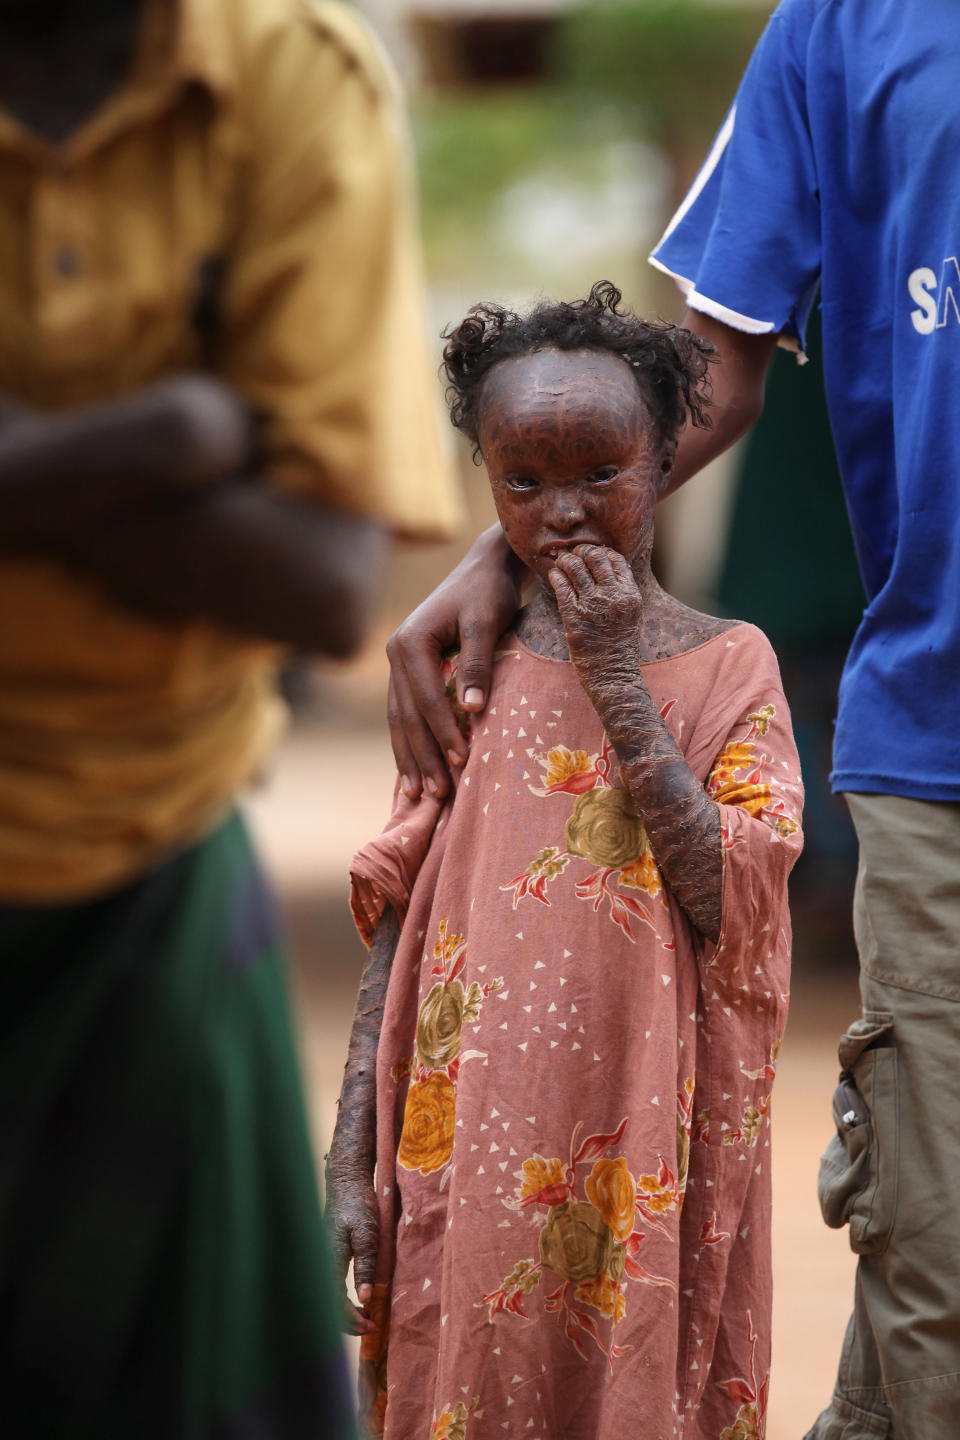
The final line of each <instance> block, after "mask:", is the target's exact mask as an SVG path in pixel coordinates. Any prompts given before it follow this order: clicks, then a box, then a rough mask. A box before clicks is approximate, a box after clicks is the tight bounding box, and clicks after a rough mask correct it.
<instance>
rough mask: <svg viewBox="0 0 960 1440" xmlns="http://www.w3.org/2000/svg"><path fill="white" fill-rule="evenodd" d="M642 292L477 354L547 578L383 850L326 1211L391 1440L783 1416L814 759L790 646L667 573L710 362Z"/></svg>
mask: <svg viewBox="0 0 960 1440" xmlns="http://www.w3.org/2000/svg"><path fill="white" fill-rule="evenodd" d="M620 298H621V297H620V293H619V291H617V290H616V289H615V288H614V286H612V285H610V284H607V283H604V284H598V285H595V286H594V288H593V290H592V291H591V293H590V296H589V298H588V299H587V300H584V301H582V302H578V303H575V304H556V305H549V304H544V305H541V306H539V307H537V308H536V309H535V310H534V311H532V312H531V313H530V314H529V315H527V316H526V317H520V316H517V315H514V314H511V313H510V312H509V311H506V310H503V309H501V308H499V307H497V306H493V305H481V306H476V307H474V309H473V310H472V311H471V312H470V314H469V315H468V317H467V318H466V319H465V320H464V321H463V322H462V323H461V324H460V325H459V326H458V327H457V328H456V329H455V330H453V331H452V332H449V333H448V336H447V340H448V343H447V347H446V350H445V362H446V373H447V377H448V379H449V382H450V390H449V397H450V400H451V409H452V418H453V423H454V424H455V425H456V426H458V427H459V428H460V429H461V430H463V431H464V432H465V433H466V434H467V435H468V436H469V438H470V439H471V440H473V442H474V443H475V445H476V446H477V450H478V453H479V454H481V455H482V457H483V459H484V461H485V463H486V466H487V470H488V472H489V476H490V481H491V484H492V487H493V494H494V498H495V501H496V505H497V510H498V513H499V516H500V520H501V523H502V525H503V529H504V532H505V534H506V536H507V538H508V540H509V542H510V544H511V546H512V547H513V549H514V550H515V551H516V553H517V555H518V556H519V557H520V559H521V560H522V561H523V562H524V564H525V565H527V566H528V567H529V569H530V570H531V571H532V573H533V575H534V576H535V577H536V579H537V581H538V582H539V583H538V586H537V589H536V592H535V594H534V595H533V598H532V599H531V601H530V603H529V604H528V605H527V606H526V608H525V609H523V610H522V611H521V612H520V614H519V615H518V616H517V620H516V624H515V627H514V629H513V631H512V632H511V633H509V634H507V635H505V636H504V637H503V640H502V642H501V648H500V651H499V656H498V660H497V663H496V667H495V681H494V685H493V690H492V693H491V695H490V699H489V703H488V705H487V708H486V710H485V712H484V713H483V714H482V715H481V716H479V717H476V718H475V719H474V720H473V722H472V724H471V725H470V730H471V733H470V737H469V738H470V756H469V760H468V761H467V763H466V765H465V766H464V768H463V770H462V772H461V773H460V775H459V777H458V783H457V786H456V793H455V796H454V798H453V800H452V802H450V801H446V802H441V801H439V800H437V799H433V798H431V797H430V796H425V797H424V798H423V799H421V800H419V801H418V802H414V801H412V800H410V799H408V798H406V797H405V796H404V795H403V794H402V793H398V796H397V800H396V804H395V807H394V811H393V815H392V816H391V819H390V821H389V824H388V825H387V828H386V830H385V831H384V832H383V834H382V835H381V836H380V837H379V839H378V840H376V841H374V842H373V843H372V844H370V845H368V846H367V847H366V848H365V849H363V850H361V851H360V853H359V854H358V855H357V856H356V858H355V860H354V864H353V905H354V913H355V916H356V919H357V923H358V925H359V927H360V931H361V933H362V935H363V936H364V938H365V939H366V941H367V942H368V943H369V944H370V947H371V948H370V959H369V962H368V964H367V967H366V970H365V972H364V977H363V981H362V983H361V993H360V1000H359V1004H358V1007H357V1016H356V1020H355V1024H354V1030H353V1035H352V1037H351V1045H350V1057H349V1060H348V1063H347V1072H346V1078H345V1083H344V1089H343V1094H342V1097H341V1109H340V1116H339V1120H338V1123H337V1128H336V1133H335V1135H334V1139H333V1145H332V1150H331V1155H330V1158H329V1165H328V1208H329V1210H330V1212H331V1214H332V1217H333V1220H334V1225H335V1230H336V1234H337V1238H338V1241H339V1246H340V1253H341V1264H342V1268H343V1270H344V1271H345V1270H346V1264H347V1260H348V1258H349V1256H350V1255H352V1256H353V1260H354V1275H355V1280H356V1283H357V1287H358V1297H359V1299H360V1302H361V1306H362V1309H359V1310H356V1309H355V1310H354V1311H353V1322H354V1328H356V1329H357V1330H359V1331H360V1332H361V1333H363V1335H364V1341H363V1355H364V1361H363V1371H364V1375H363V1380H364V1384H363V1389H364V1392H365V1401H366V1408H367V1411H368V1414H367V1421H368V1424H369V1425H370V1427H371V1429H372V1430H373V1432H374V1433H385V1434H386V1435H387V1436H388V1437H393V1440H427V1437H428V1436H429V1437H431V1440H487V1437H494V1436H497V1437H501V1436H507V1437H511V1436H514V1437H523V1440H538V1437H539V1440H623V1437H625V1436H628V1437H634V1436H636V1437H638V1440H639V1437H642V1440H667V1437H678V1436H681V1435H682V1436H683V1437H684V1440H761V1437H762V1436H763V1433H764V1416H765V1411H766V1405H767V1389H768V1366H769V1348H770V1347H769V1336H770V1290H771V1277H770V1140H769V1131H768V1119H769V1115H768V1112H769V1105H770V1090H771V1084H772V1081H773V1076H774V1070H775V1062H776V1055H777V1049H778V1046H779V1042H780V1036H781V1032H782V1030H783V1025H784V1020H785V1015H786V1007H787V985H788V971H789V950H790V932H789V919H788V915H787V900H786V887H787V875H788V872H789V870H790V868H791V866H792V864H793V862H794V860H795V859H796V857H797V854H798V852H799V850H800V845H801V837H800V829H799V818H800V806H801V797H802V791H801V783H800V773H799V763H798V760H797V754H796V750H795V748H794V744H793V739H792V736H791V731H790V721H789V715H788V711H787V706H786V702H785V700H784V697H783V693H782V690H781V687H780V679H779V674H778V670H777V664H776V660H775V658H774V656H773V653H772V651H771V648H770V645H769V644H768V642H767V641H766V639H765V638H764V637H763V635H762V634H760V632H759V631H757V630H756V629H754V628H753V627H752V626H749V625H742V624H737V623H736V622H732V621H724V620H717V619H713V618H711V617H709V616H706V615H701V614H698V613H696V612H695V611H693V610H690V609H689V608H688V607H687V606H685V605H682V604H681V603H680V602H679V601H677V600H675V599H673V598H672V597H671V596H669V595H667V594H665V593H664V591H663V590H662V589H661V588H660V586H659V585H658V583H657V581H656V580H655V578H654V576H653V574H652V572H651V568H650V552H651V547H652V543H653V509H654V504H655V501H656V499H657V495H658V490H659V488H660V486H661V484H662V482H663V480H664V478H665V477H666V476H667V475H668V473H669V471H670V467H671V459H672V455H673V452H674V448H675V445H676V441H677V436H678V433H679V431H680V430H681V428H682V426H683V424H684V423H685V420H686V417H687V413H688V412H689V415H690V418H691V419H692V421H693V423H694V424H698V425H703V424H706V423H707V421H706V417H705V412H704V406H705V405H706V404H707V403H708V401H707V400H706V398H705V394H704V390H705V385H706V375H707V368H708V361H709V359H710V347H709V346H708V345H707V344H706V343H704V342H702V341H699V340H698V339H697V338H696V337H695V336H693V335H691V334H689V333H687V332H686V331H683V330H678V329H676V328H675V327H673V326H670V325H654V324H649V323H647V322H645V321H643V320H640V319H638V318H637V317H636V316H635V315H632V314H630V313H628V312H625V311H623V310H621V309H620ZM448 664H449V670H450V673H451V675H452V674H453V673H455V666H456V659H455V658H454V659H453V660H451V661H449V662H448ZM451 689H453V687H452V686H451ZM463 723H464V725H467V724H468V723H469V722H468V721H467V718H466V717H463ZM375 1167H376V1179H375V1181H374V1168H375ZM378 1233H379V1239H378Z"/></svg>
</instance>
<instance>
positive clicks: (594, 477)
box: [590, 465, 620, 485]
mask: <svg viewBox="0 0 960 1440" xmlns="http://www.w3.org/2000/svg"><path fill="white" fill-rule="evenodd" d="M619 473H620V472H619V470H618V469H617V467H616V465H601V466H600V467H599V469H597V470H594V471H593V473H592V474H591V476H590V479H591V481H592V482H593V484H595V485H604V484H606V482H607V481H608V480H614V479H615V478H616V477H617V475H619Z"/></svg>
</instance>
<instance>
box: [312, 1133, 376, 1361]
mask: <svg viewBox="0 0 960 1440" xmlns="http://www.w3.org/2000/svg"><path fill="white" fill-rule="evenodd" d="M325 1213H326V1218H327V1224H328V1225H329V1227H330V1231H331V1236H332V1240H333V1268H334V1273H335V1275H336V1277H337V1279H338V1281H339V1282H340V1287H341V1291H342V1307H341V1308H342V1310H343V1330H344V1332H345V1333H346V1334H347V1335H372V1334H373V1333H374V1331H375V1330H376V1328H377V1327H376V1325H375V1324H374V1323H373V1321H372V1320H371V1319H370V1316H369V1315H368V1313H367V1310H366V1308H365V1307H366V1306H367V1305H369V1303H370V1301H371V1300H372V1298H373V1278H374V1273H375V1270H376V1263H377V1247H378V1244H379V1240H380V1219H379V1215H378V1211H377V1199H376V1192H375V1190H374V1185H373V1176H372V1174H371V1175H365V1174H363V1173H362V1172H361V1171H359V1170H357V1169H354V1168H352V1167H348V1166H346V1165H343V1164H338V1163H337V1161H336V1158H335V1157H334V1156H331V1157H330V1159H329V1160H328V1162H327V1204H326V1212H325ZM351 1259H352V1260H353V1283H354V1287H355V1289H356V1292H357V1299H358V1300H359V1301H360V1305H359V1307H358V1306H356V1305H354V1304H353V1302H352V1301H351V1300H350V1298H349V1297H348V1295H347V1287H346V1279H347V1267H348V1266H349V1264H350V1261H351Z"/></svg>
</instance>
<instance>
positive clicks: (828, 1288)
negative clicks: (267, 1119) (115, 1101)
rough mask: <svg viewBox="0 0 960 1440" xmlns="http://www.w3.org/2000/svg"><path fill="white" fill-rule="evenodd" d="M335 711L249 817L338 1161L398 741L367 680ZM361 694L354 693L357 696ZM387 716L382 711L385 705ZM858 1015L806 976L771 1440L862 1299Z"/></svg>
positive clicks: (297, 737) (795, 1037) (790, 1137)
mask: <svg viewBox="0 0 960 1440" xmlns="http://www.w3.org/2000/svg"><path fill="white" fill-rule="evenodd" d="M343 683H345V684H346V686H347V687H348V689H347V691H346V692H344V690H343V687H342V684H339V683H338V687H335V689H334V691H333V698H332V700H331V698H330V697H329V696H325V697H324V703H323V705H322V706H321V708H322V709H323V710H324V711H325V718H324V720H323V723H319V722H317V721H316V720H312V721H310V722H309V723H307V724H301V725H300V726H298V727H297V728H296V729H294V730H293V731H292V733H291V735H290V736H289V738H288V740H287V742H286V744H285V745H284V746H283V748H282V749H281V751H280V754H279V755H278V757H277V760H276V763H275V767H274V770H273V774H272V776H271V777H270V779H269V782H268V783H267V784H266V785H265V786H264V788H262V789H261V790H260V791H258V792H257V793H256V794H255V795H254V796H252V797H251V800H250V803H249V806H248V810H249V814H250V817H251V820H252V823H253V826H254V829H255V831H256V833H257V835H258V837H259V841H260V844H261V848H262V851H263V853H264V855H265V858H266V860H267V863H268V865H269V866H270V869H271V870H272V873H273V876H274V879H275V881H276V883H277V885H278V887H279V889H280V892H281V896H282V899H283V903H284V905H285V908H286V912H287V915H288V919H289V924H290V929H291V934H292V939H293V946H294V951H295V957H296V967H295V968H296V973H295V977H294V982H295V993H296V997H297V1014H298V1021H299V1025H300V1033H301V1036H302V1045H303V1059H304V1065H305V1071H306V1077H307V1085H308V1089H309V1094H310V1101H311V1108H312V1116H313V1126H314V1138H315V1143H316V1147H317V1153H318V1154H322V1152H323V1150H325V1149H326V1146H327V1143H328V1140H329V1136H330V1132H331V1129H332V1124H333V1113H334V1102H335V1099H336V1096H337V1093H338V1091H339V1086H340V1074H341V1070H342V1066H343V1061H344V1056H345V1053H346V1043H347V1035H348V1030H349V1024H350V1019H351V1015H352V1010H353V1000H354V995H355V991H356V984H357V979H358V976H359V966H360V961H361V954H362V952H361V947H360V943H359V941H358V940H357V938H356V936H355V934H354V933H353V930H352V926H351V923H350V918H349V912H348V908H347V900H346V878H345V877H346V872H347V866H348V862H349V858H350V856H351V854H352V852H353V851H354V849H356V848H357V846H358V845H360V844H361V843H362V842H363V841H365V840H366V839H368V838H370V837H371V836H372V835H374V834H376V833H377V831H378V830H379V829H380V827H381V826H382V823H383V821H384V819H385V817H386V814H387V811H388V809H389V802H390V795H391V790H392V785H393V763H392V757H391V754H390V751H389V747H388V743H387V739H386V731H385V728H383V727H381V726H380V725H379V724H377V723H376V720H375V718H374V717H373V716H372V715H371V710H370V705H369V704H368V703H366V701H364V703H363V704H362V705H361V706H360V711H361V712H362V719H361V721H360V722H358V718H357V716H358V713H359V712H358V709H357V706H356V704H354V700H355V699H356V694H359V693H361V692H362V691H364V687H366V689H367V690H369V689H370V686H371V684H372V687H373V689H374V690H376V689H377V687H378V685H379V683H380V681H379V678H378V676H376V675H374V676H372V677H371V674H370V673H369V669H368V671H367V672H366V673H365V672H364V668H363V666H361V667H360V670H359V672H358V671H356V670H354V671H351V672H350V674H349V676H348V677H347V678H346V680H345V681H344V682H343ZM351 687H352V688H351ZM379 703H380V702H379V701H377V702H376V705H375V708H376V707H377V706H378V705H379ZM855 1013H856V992H855V984H854V982H853V981H852V979H851V978H850V976H849V975H845V976H844V977H843V978H842V979H835V980H833V981H826V980H824V978H823V976H822V975H817V976H811V975H810V974H809V973H808V974H803V973H800V974H795V977H794V989H793V1006H792V1012H791V1019H790V1024H789V1028H788V1032H787V1038H786V1041H785V1043H784V1047H783V1051H782V1053H781V1057H780V1065H779V1074H778V1077H777V1086H776V1099H775V1102H774V1113H775V1116H776V1120H775V1126H774V1136H775V1140H774V1143H775V1147H776V1148H775V1168H774V1192H775V1198H774V1275H775V1297H776V1298H775V1306H774V1362H773V1379H772V1392H771V1401H770V1409H769V1416H768V1430H767V1437H768V1440H801V1437H802V1436H803V1434H804V1432H805V1431H806V1429H807V1427H808V1426H809V1424H810V1423H811V1421H812V1419H813V1417H814V1416H815V1415H816V1414H817V1412H818V1411H819V1409H820V1408H821V1407H822V1406H823V1405H824V1404H825V1403H826V1401H827V1399H828V1397H829V1395H830V1391H831V1388H832V1383H833V1376H834V1370H835V1366H836V1361H837V1357H838V1355H839V1349H840V1341H841V1337H842V1334H843V1330H844V1326H845V1324H846V1320H847V1314H848V1310H849V1300H850V1296H851V1294H852V1277H853V1257H852V1255H851V1254H850V1251H849V1249H848V1248H847V1242H846V1238H845V1236H844V1235H843V1234H839V1233H836V1232H832V1231H829V1230H827V1229H826V1228H825V1227H824V1225H823V1223H822V1221H821V1219H820V1213H819V1209H818V1206H817V1200H816V1194H815V1177H816V1170H817V1160H818V1156H819V1154H820V1151H821V1149H822V1148H823V1145H824V1144H825V1142H826V1140H827V1138H828V1132H829V1126H830V1108H829V1102H830V1096H831V1093H832V1090H833V1086H834V1084H835V1079H836V1049H835V1047H836V1037H837V1035H838V1034H839V1032H840V1030H841V1029H842V1028H843V1026H844V1024H845V1023H846V1021H847V1020H849V1019H850V1018H852V1016H853V1014H855Z"/></svg>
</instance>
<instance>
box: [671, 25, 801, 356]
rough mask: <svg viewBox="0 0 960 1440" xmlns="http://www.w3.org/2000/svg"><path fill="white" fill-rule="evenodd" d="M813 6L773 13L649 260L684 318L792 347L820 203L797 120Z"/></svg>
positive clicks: (796, 340)
mask: <svg viewBox="0 0 960 1440" xmlns="http://www.w3.org/2000/svg"><path fill="white" fill-rule="evenodd" d="M816 3H817V0H784V3H782V4H781V5H780V6H779V7H778V9H777V10H776V11H775V12H774V14H773V16H772V17H771V19H770V22H769V24H768V25H767V28H766V30H765V32H764V34H763V36H762V37H761V39H760V41H759V43H758V45H757V48H756V50H755V51H754V53H753V57H752V59H751V61H750V64H749V66H748V67H747V71H746V74H745V75H744V77H743V81H742V82H741V85H740V89H739V91H738V93H737V97H736V100H735V102H734V104H733V106H732V108H731V110H730V112H729V114H728V115H727V117H726V120H725V121H724V123H723V126H722V127H721V129H720V131H719V133H718V135H717V137H716V140H715V141H714V144H713V147H712V149H711V150H710V153H709V155H708V157H707V159H706V161H705V163H704V165H703V167H702V169H701V170H700V173H699V175H698V176H697V178H696V180H695V181H694V183H693V185H692V187H691V189H690V191H689V193H688V194H687V196H686V198H685V200H684V201H683V204H682V205H681V206H680V209H679V210H678V211H677V213H676V215H675V216H674V217H673V219H672V220H671V222H670V225H669V226H668V228H667V231H666V233H665V235H664V236H663V238H662V240H661V241H660V243H659V244H658V245H657V247H656V249H655V250H654V251H653V254H652V255H651V256H650V260H651V263H652V264H653V265H655V266H656V267H657V268H658V269H659V270H662V271H664V272H665V273H666V274H668V275H670V276H671V277H672V278H673V279H675V280H676V281H677V283H678V285H679V286H680V289H681V290H682V291H683V292H684V294H685V295H686V299H687V304H688V305H689V306H690V308H691V309H693V310H699V311H701V312H702V313H703V314H706V315H710V316H712V317H713V318H714V319H716V320H719V321H721V322H722V323H723V324H726V325H729V326H731V327H732V328H733V329H736V330H743V331H746V332H747V333H750V334H757V335H759V334H767V333H776V334H779V335H780V336H781V337H782V339H783V342H784V343H785V344H787V345H788V346H789V347H790V348H793V349H797V348H799V349H801V350H802V348H803V342H804V333H805V329H806V323H807V320H808V318H809V315H810V311H811V309H812V307H813V301H814V298H815V296H816V292H817V287H818V284H819V278H820V196H819V187H818V179H817V169H816V159H815V155H814V148H813V144H812V141H811V136H810V127H809V120H808V113H807V84H806V77H807V60H806V56H807V45H808V40H809V34H810V29H811V26H812V24H813V19H814V12H815V8H816Z"/></svg>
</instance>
